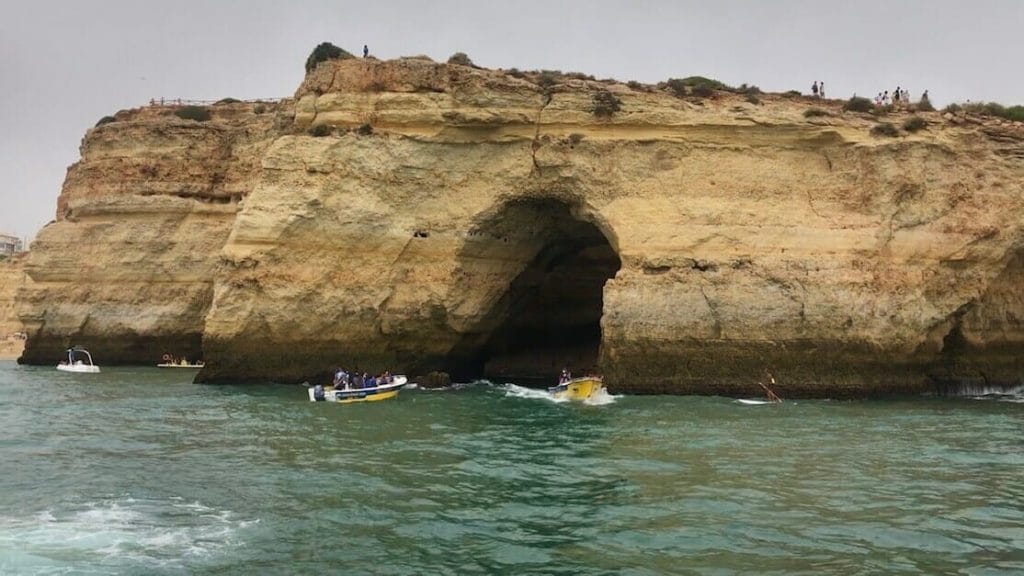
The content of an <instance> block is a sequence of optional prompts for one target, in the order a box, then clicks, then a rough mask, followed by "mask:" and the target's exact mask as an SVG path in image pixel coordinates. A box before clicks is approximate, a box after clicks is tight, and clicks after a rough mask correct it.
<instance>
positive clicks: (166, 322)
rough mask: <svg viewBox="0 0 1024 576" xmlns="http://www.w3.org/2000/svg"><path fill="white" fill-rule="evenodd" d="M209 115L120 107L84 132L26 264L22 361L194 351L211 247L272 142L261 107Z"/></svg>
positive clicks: (209, 280) (215, 247)
mask: <svg viewBox="0 0 1024 576" xmlns="http://www.w3.org/2000/svg"><path fill="white" fill-rule="evenodd" d="M257 106H259V107H260V108H259V109H261V110H262V112H263V113H262V114H256V113H255V110H257ZM271 108H277V106H271ZM211 109H212V111H213V113H212V116H213V117H212V119H211V120H210V121H208V122H196V121H193V120H186V119H182V118H179V117H177V116H175V115H174V114H173V112H174V111H175V108H174V107H151V108H147V109H141V110H132V111H125V112H121V113H119V114H118V115H117V116H116V117H115V121H113V122H109V123H105V124H102V125H100V126H97V127H96V128H93V129H91V130H90V131H89V132H88V133H87V134H86V136H85V139H84V140H83V142H82V146H81V153H82V158H81V160H80V161H79V162H78V163H76V164H75V165H74V166H72V167H71V168H70V169H69V170H68V175H67V178H66V180H65V182H64V187H63V190H62V191H61V195H60V198H59V199H58V201H57V219H56V220H55V221H54V222H52V223H50V224H49V225H47V226H46V227H44V228H43V230H42V231H40V233H39V234H38V236H37V237H36V240H35V242H34V243H33V249H32V251H31V252H30V255H29V258H28V261H27V263H26V271H27V272H28V274H29V276H30V277H31V278H32V280H33V281H34V283H33V284H32V286H31V287H29V288H28V289H25V290H23V291H22V293H21V294H20V296H19V312H20V315H21V319H22V321H23V322H24V323H25V325H26V327H27V328H28V331H29V342H28V344H27V346H26V350H25V354H24V356H23V357H22V361H24V362H31V363H43V364H46V363H51V362H54V361H55V360H56V359H58V358H59V356H60V351H61V350H63V349H65V348H67V347H68V346H72V345H83V346H85V347H87V348H89V349H91V350H92V351H93V356H94V358H95V360H96V362H97V363H99V364H101V365H102V364H116V363H145V364H150V363H156V362H157V361H158V360H159V359H160V357H161V356H162V354H165V353H172V354H175V355H179V356H180V355H188V356H190V357H198V356H200V355H201V350H200V344H201V337H202V333H203V324H204V321H205V317H206V312H207V309H208V308H209V306H210V302H211V299H212V295H213V280H214V275H215V271H216V269H217V267H218V266H219V262H220V250H221V248H222V247H223V245H224V242H225V240H226V239H227V236H228V233H229V232H230V230H231V226H232V223H233V222H234V219H235V214H236V212H237V211H238V207H239V204H240V203H241V200H242V199H243V198H244V197H245V196H246V195H247V194H248V193H249V191H250V190H251V187H252V185H253V183H254V182H255V180H256V179H257V178H258V173H259V162H260V158H261V156H262V154H263V150H264V149H265V148H266V147H267V146H268V145H269V144H270V142H271V141H272V140H273V138H274V136H275V134H276V132H275V129H274V123H275V116H276V113H275V111H274V110H273V109H271V110H267V105H263V104H260V105H254V104H245V103H239V104H224V105H219V106H213V107H211Z"/></svg>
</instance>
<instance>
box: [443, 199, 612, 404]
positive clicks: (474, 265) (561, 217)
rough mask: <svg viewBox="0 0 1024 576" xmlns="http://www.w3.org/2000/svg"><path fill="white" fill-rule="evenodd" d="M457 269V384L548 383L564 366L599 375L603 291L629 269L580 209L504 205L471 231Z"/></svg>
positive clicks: (533, 202)
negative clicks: (478, 380) (486, 381)
mask: <svg viewBox="0 0 1024 576" xmlns="http://www.w3.org/2000/svg"><path fill="white" fill-rule="evenodd" d="M458 262H459V265H458V269H457V271H456V274H457V276H458V278H457V281H456V290H455V294H456V297H457V298H461V300H460V301H459V302H458V304H457V305H456V306H455V307H454V317H455V324H456V325H458V328H459V329H460V332H461V339H460V341H459V342H458V344H457V345H456V346H455V348H454V349H453V351H452V353H451V354H450V356H449V359H448V362H447V370H448V372H450V373H451V374H452V376H453V377H454V378H455V379H456V380H457V381H468V380H472V379H476V378H488V379H492V380H502V381H514V382H519V383H524V384H532V385H542V384H551V383H553V382H554V380H555V379H557V376H558V372H559V370H561V368H562V367H569V368H570V369H572V370H574V371H577V372H579V371H583V370H590V369H597V368H598V362H599V359H600V353H601V342H602V333H601V318H602V315H603V314H604V287H605V284H606V283H607V282H608V281H609V280H610V279H612V278H614V277H615V274H616V273H617V272H618V271H619V269H620V268H621V265H622V262H621V260H620V258H619V255H618V253H617V251H616V250H615V248H614V247H613V243H612V242H611V241H609V238H608V237H607V236H606V234H605V233H604V232H602V230H601V229H600V228H599V227H598V225H596V224H595V223H594V222H593V221H592V218H591V217H589V216H588V215H587V214H585V213H584V212H583V210H581V208H580V206H579V205H578V204H570V203H567V202H564V201H562V200H558V199H551V198H540V199H536V198H529V199H517V200H512V201H510V202H507V203H505V204H503V205H502V206H500V207H498V208H497V209H496V210H494V211H493V212H492V213H490V214H488V215H485V216H484V218H482V219H481V221H480V222H479V223H478V224H477V225H476V226H474V228H473V229H472V230H471V231H470V232H469V235H468V237H467V241H466V243H465V246H464V247H463V248H462V250H461V251H460V254H459V258H458Z"/></svg>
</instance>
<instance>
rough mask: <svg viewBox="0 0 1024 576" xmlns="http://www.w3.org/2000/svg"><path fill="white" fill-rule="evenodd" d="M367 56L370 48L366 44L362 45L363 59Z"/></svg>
mask: <svg viewBox="0 0 1024 576" xmlns="http://www.w3.org/2000/svg"><path fill="white" fill-rule="evenodd" d="M369 55H370V48H369V47H368V46H367V45H366V44H363V58H366V57H368V56H369Z"/></svg>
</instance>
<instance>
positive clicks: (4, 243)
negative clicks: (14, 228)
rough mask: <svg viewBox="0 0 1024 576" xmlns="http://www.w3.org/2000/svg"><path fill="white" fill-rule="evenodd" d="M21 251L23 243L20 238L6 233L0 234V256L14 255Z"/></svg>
mask: <svg viewBox="0 0 1024 576" xmlns="http://www.w3.org/2000/svg"><path fill="white" fill-rule="evenodd" d="M22 251H23V245H22V243H21V238H18V237H17V236H10V235H8V234H0V256H7V257H10V256H14V255H15V254H20V253H21V252H22Z"/></svg>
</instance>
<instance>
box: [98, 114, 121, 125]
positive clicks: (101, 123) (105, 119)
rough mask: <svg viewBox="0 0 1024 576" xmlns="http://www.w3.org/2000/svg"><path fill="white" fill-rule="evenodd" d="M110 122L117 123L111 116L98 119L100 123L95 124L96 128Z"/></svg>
mask: <svg viewBox="0 0 1024 576" xmlns="http://www.w3.org/2000/svg"><path fill="white" fill-rule="evenodd" d="M111 122H117V118H114V117H113V116H104V117H103V118H100V121H99V122H97V123H96V125H97V126H103V125H104V124H110V123H111Z"/></svg>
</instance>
